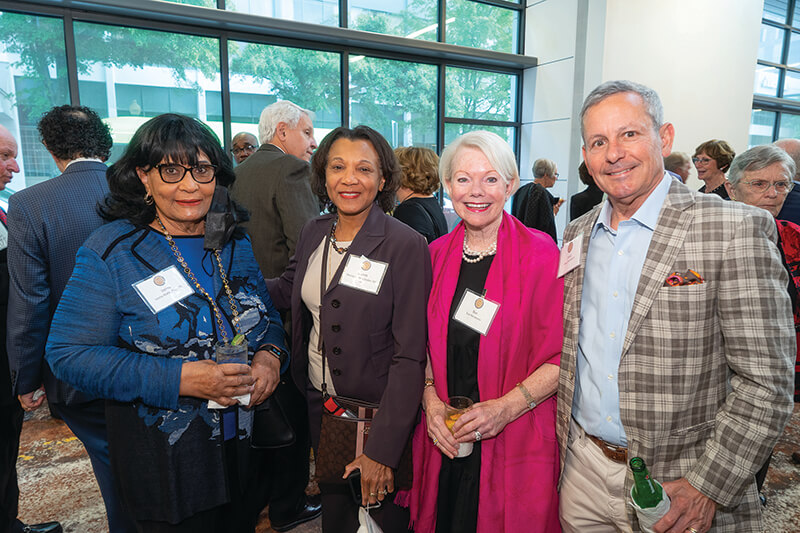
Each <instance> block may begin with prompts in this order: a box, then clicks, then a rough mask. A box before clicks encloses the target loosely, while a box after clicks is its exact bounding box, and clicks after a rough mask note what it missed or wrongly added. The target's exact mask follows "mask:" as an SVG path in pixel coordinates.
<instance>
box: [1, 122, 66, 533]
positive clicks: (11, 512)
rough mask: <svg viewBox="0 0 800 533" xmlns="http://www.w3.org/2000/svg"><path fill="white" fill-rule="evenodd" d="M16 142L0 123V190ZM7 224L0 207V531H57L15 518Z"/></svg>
mask: <svg viewBox="0 0 800 533" xmlns="http://www.w3.org/2000/svg"><path fill="white" fill-rule="evenodd" d="M16 157H17V142H16V141H15V140H14V137H12V136H11V132H9V131H8V130H7V129H6V128H5V127H3V126H0V191H2V190H3V189H5V188H6V185H8V183H9V182H10V181H11V178H12V177H13V174H14V173H15V172H19V165H18V164H17V160H16ZM7 244H8V227H7V225H6V213H5V211H3V209H2V208H0V324H2V326H0V531H4V532H9V533H22V532H23V531H30V532H31V533H44V532H47V533H61V531H62V529H61V524H59V523H58V522H48V523H46V524H30V525H27V526H26V525H25V524H23V523H22V522H20V521H19V520H18V519H17V511H18V510H19V505H18V503H19V487H18V486H17V455H19V435H20V432H21V431H22V415H23V413H22V407H21V406H20V404H19V400H17V398H16V397H15V396H14V394H13V392H12V391H11V373H10V371H9V368H8V356H7V353H6V327H5V326H6V317H7V315H8V307H7V304H8V263H7V258H6V252H7V248H6V245H7Z"/></svg>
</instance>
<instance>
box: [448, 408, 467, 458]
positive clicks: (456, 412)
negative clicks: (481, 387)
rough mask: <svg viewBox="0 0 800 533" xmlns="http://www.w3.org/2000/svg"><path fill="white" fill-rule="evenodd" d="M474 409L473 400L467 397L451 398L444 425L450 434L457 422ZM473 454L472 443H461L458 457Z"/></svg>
mask: <svg viewBox="0 0 800 533" xmlns="http://www.w3.org/2000/svg"><path fill="white" fill-rule="evenodd" d="M470 407H472V400H471V399H469V398H467V397H466V396H451V397H450V399H449V400H448V402H447V405H446V407H445V419H444V423H445V425H446V426H447V429H449V430H450V432H451V433H452V432H453V426H454V425H455V423H456V420H458V418H459V417H460V416H461V415H463V414H464V413H466V412H467V411H468V410H469V409H470ZM471 453H472V443H471V442H461V443H459V444H458V454H456V457H466V456H468V455H469V454H471Z"/></svg>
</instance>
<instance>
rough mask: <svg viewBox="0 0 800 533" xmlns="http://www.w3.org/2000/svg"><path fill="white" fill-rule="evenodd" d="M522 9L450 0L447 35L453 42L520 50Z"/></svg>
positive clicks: (502, 50) (463, 44) (499, 50)
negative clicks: (519, 34)
mask: <svg viewBox="0 0 800 533" xmlns="http://www.w3.org/2000/svg"><path fill="white" fill-rule="evenodd" d="M519 16H520V12H519V11H515V10H513V9H508V8H502V7H496V6H491V5H488V4H483V3H479V2H473V1H472V0H447V37H446V39H445V40H446V41H447V42H448V43H450V44H458V45H461V46H471V47H473V48H482V49H485V50H496V51H498V52H510V53H516V52H517V50H518V44H517V41H518V28H519Z"/></svg>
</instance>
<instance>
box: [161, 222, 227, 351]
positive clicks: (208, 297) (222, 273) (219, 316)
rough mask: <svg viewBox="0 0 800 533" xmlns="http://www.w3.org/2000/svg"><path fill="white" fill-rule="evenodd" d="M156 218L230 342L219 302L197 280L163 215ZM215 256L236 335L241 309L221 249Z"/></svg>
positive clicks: (184, 270)
mask: <svg viewBox="0 0 800 533" xmlns="http://www.w3.org/2000/svg"><path fill="white" fill-rule="evenodd" d="M156 220H157V221H158V225H159V226H161V230H162V231H163V232H164V238H165V239H167V243H168V244H169V247H170V248H172V253H173V254H174V255H175V259H177V261H178V263H180V265H181V267H182V268H183V272H184V273H185V274H186V275H187V276H189V279H190V280H191V281H192V283H194V286H195V287H196V288H197V290H198V291H199V292H200V294H202V295H203V296H205V298H206V300H208V302H209V303H210V304H211V308H212V309H213V310H214V315H215V316H216V319H217V327H218V328H219V333H220V335H222V342H223V343H226V344H227V342H228V336H227V335H226V334H225V327H224V326H223V324H222V313H221V312H220V310H219V307H217V302H215V301H214V299H213V298H212V297H211V295H210V294H208V292H207V291H206V290H205V289H204V288H203V286H202V285H200V282H198V281H197V278H196V277H195V275H194V273H193V272H192V269H190V268H189V265H188V264H186V260H185V259H184V258H183V255H181V251H180V250H178V247H177V246H176V245H175V241H174V240H173V238H172V235H170V233H169V232H168V231H167V228H166V227H165V226H164V223H163V222H161V217H159V216H158V215H157V214H156ZM214 257H216V258H217V267H218V268H219V277H220V278H221V279H222V285H223V286H224V287H225V293H226V294H227V295H228V303H229V304H230V306H231V315H232V316H233V318H232V319H231V326H233V331H234V335H235V334H236V333H240V332H239V328H238V325H239V311H238V310H237V309H236V302H235V301H234V299H233V292H231V286H230V285H229V284H228V277H227V276H226V275H225V269H224V268H222V257H220V254H219V250H214Z"/></svg>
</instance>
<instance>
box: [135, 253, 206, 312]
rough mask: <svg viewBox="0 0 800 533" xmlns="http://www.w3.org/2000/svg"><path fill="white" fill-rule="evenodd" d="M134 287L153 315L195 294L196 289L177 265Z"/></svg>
mask: <svg viewBox="0 0 800 533" xmlns="http://www.w3.org/2000/svg"><path fill="white" fill-rule="evenodd" d="M132 286H133V288H134V289H135V290H136V292H137V293H138V294H139V297H141V299H142V300H143V301H144V303H145V304H146V305H147V307H148V308H149V309H150V311H152V312H153V314H156V313H158V312H159V311H162V310H164V309H166V308H167V307H169V306H170V305H172V304H174V303H176V302H179V301H181V300H183V299H184V298H186V297H187V296H189V295H190V294H193V293H194V289H192V287H191V286H190V285H189V282H188V281H186V278H184V277H183V275H182V274H181V273H180V271H179V270H178V267H176V266H175V265H172V266H171V267H167V268H165V269H164V270H162V271H161V272H156V273H155V274H153V275H152V276H150V277H149V278H144V279H143V280H141V281H137V282H136V283H133V284H132Z"/></svg>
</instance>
